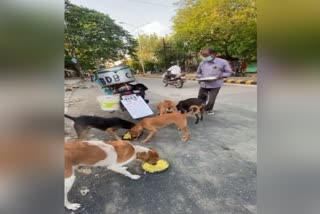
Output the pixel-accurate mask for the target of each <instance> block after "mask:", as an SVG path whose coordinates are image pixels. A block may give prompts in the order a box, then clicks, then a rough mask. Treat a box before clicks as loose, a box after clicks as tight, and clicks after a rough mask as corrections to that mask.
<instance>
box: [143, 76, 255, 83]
mask: <svg viewBox="0 0 320 214" xmlns="http://www.w3.org/2000/svg"><path fill="white" fill-rule="evenodd" d="M137 76H138V77H143V78H162V77H159V76H142V75H141V76H140V75H137ZM186 80H189V81H197V79H196V77H186ZM223 82H224V83H232V84H243V85H257V81H256V80H238V79H225V80H223Z"/></svg>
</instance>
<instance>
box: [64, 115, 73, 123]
mask: <svg viewBox="0 0 320 214" xmlns="http://www.w3.org/2000/svg"><path fill="white" fill-rule="evenodd" d="M64 116H65V117H66V118H68V119H70V120H73V121H74V119H75V117H71V116H69V115H67V114H64Z"/></svg>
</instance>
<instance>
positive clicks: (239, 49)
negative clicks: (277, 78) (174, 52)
mask: <svg viewBox="0 0 320 214" xmlns="http://www.w3.org/2000/svg"><path fill="white" fill-rule="evenodd" d="M177 5H178V6H179V9H178V11H177V15H176V16H175V17H174V18H173V22H174V26H173V29H174V31H175V33H174V37H175V39H176V40H177V43H178V44H179V46H180V47H181V48H182V49H184V50H192V51H199V50H200V49H201V48H203V47H208V46H212V47H214V48H215V49H216V50H217V51H218V52H220V53H221V54H223V55H226V56H232V57H241V58H244V59H247V60H255V59H256V48H257V45H256V33H257V32H256V31H257V29H256V21H257V13H256V4H255V0H214V1H212V0H181V1H179V2H178V4H177Z"/></svg>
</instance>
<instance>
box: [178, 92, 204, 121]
mask: <svg viewBox="0 0 320 214" xmlns="http://www.w3.org/2000/svg"><path fill="white" fill-rule="evenodd" d="M205 105H206V101H204V100H201V99H199V98H189V99H186V100H182V101H180V102H179V103H178V105H177V106H176V107H177V109H178V111H180V112H181V113H183V114H184V113H186V112H189V111H190V107H191V106H198V107H199V110H200V111H199V113H200V116H201V117H200V120H203V113H204V112H205ZM199 113H197V114H195V116H196V118H197V120H196V122H195V124H198V123H199Z"/></svg>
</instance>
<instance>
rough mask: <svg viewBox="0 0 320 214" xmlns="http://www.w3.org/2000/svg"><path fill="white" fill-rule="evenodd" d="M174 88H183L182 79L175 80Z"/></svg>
mask: <svg viewBox="0 0 320 214" xmlns="http://www.w3.org/2000/svg"><path fill="white" fill-rule="evenodd" d="M174 86H175V87H176V88H182V86H183V81H182V79H177V80H176V82H175V83H174Z"/></svg>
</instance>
